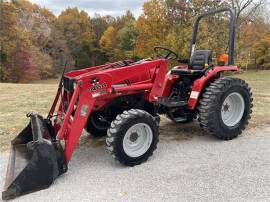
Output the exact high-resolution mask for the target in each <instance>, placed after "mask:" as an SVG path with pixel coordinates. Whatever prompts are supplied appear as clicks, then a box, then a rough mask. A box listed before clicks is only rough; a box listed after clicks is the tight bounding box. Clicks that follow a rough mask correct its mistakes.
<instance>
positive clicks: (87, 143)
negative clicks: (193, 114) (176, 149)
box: [78, 116, 205, 148]
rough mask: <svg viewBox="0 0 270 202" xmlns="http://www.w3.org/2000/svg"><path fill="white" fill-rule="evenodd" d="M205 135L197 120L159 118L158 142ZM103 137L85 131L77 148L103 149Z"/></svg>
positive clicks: (182, 139)
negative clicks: (179, 121)
mask: <svg viewBox="0 0 270 202" xmlns="http://www.w3.org/2000/svg"><path fill="white" fill-rule="evenodd" d="M204 135H205V133H204V132H203V131H202V129H201V128H200V125H199V123H198V121H197V120H194V121H193V122H191V123H179V124H177V123H174V122H172V121H171V120H169V119H167V118H166V117H163V116H162V117H161V121H160V141H164V142H170V141H186V140H191V139H192V138H193V137H195V136H204ZM105 144H106V143H105V137H93V136H91V135H89V134H88V133H87V132H86V131H84V132H83V134H82V136H81V138H80V142H79V146H78V147H79V148H100V147H105Z"/></svg>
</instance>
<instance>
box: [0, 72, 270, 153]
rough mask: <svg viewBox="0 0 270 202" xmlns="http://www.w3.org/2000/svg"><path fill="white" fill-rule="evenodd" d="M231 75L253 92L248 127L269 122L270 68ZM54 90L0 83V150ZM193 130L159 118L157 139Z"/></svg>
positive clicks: (45, 84) (49, 84) (50, 84)
mask: <svg viewBox="0 0 270 202" xmlns="http://www.w3.org/2000/svg"><path fill="white" fill-rule="evenodd" d="M235 76H236V77H239V78H242V79H244V80H246V81H247V82H248V83H249V85H250V86H251V88H252V91H253V96H254V110H253V115H252V119H251V122H250V126H249V127H257V126H261V125H266V124H268V125H269V124H270V71H259V72H247V73H243V74H237V75H235ZM56 89H57V80H55V79H54V80H49V81H41V82H40V83H39V84H38V83H36V84H7V83H0V93H1V94H0V112H1V113H0V151H5V150H7V149H8V148H9V142H10V140H11V139H12V138H13V137H14V136H15V135H16V134H17V133H18V132H19V131H20V130H21V129H23V128H24V127H25V126H26V124H27V123H28V121H29V119H28V118H26V116H25V115H26V113H28V112H37V113H39V114H41V115H44V116H46V115H47V113H48V111H49V108H50V106H51V104H52V101H53V99H54V95H55V92H56ZM163 131H164V132H163ZM194 133H200V128H199V126H198V124H197V123H196V122H195V123H192V124H187V125H180V124H174V123H171V122H169V121H168V120H165V119H162V122H161V139H167V140H168V139H170V138H168V136H169V137H171V139H174V140H181V139H186V138H189V137H191V136H192V135H193V134H194ZM179 134H180V135H179ZM88 141H89V140H88V138H87V137H83V138H82V141H81V143H82V144H86V145H87V144H88V143H87V142H88ZM91 144H92V143H91ZM88 146H89V144H88ZM92 146H93V145H92Z"/></svg>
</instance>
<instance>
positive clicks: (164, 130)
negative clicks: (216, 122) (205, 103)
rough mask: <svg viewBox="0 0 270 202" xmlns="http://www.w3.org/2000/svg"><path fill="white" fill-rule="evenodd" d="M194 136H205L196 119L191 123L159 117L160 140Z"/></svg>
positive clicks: (168, 140) (174, 139) (178, 139)
mask: <svg viewBox="0 0 270 202" xmlns="http://www.w3.org/2000/svg"><path fill="white" fill-rule="evenodd" d="M195 136H205V133H204V132H203V131H202V129H201V127H200V125H199V123H198V121H197V120H194V121H193V122H191V123H174V122H172V121H171V120H169V119H167V118H165V117H161V121H160V140H161V141H165V142H170V141H186V140H191V139H192V138H193V137H195Z"/></svg>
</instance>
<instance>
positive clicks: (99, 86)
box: [88, 83, 107, 92]
mask: <svg viewBox="0 0 270 202" xmlns="http://www.w3.org/2000/svg"><path fill="white" fill-rule="evenodd" d="M106 86H107V84H106V83H102V84H99V83H96V84H94V86H92V87H90V88H88V90H89V91H90V92H95V91H97V90H101V89H104V88H106Z"/></svg>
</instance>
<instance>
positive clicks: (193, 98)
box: [188, 66, 238, 110]
mask: <svg viewBox="0 0 270 202" xmlns="http://www.w3.org/2000/svg"><path fill="white" fill-rule="evenodd" d="M224 71H226V72H227V71H238V67H237V66H216V67H214V68H213V69H212V70H210V71H208V73H207V74H206V75H204V76H203V77H201V78H199V79H197V80H196V81H194V84H193V86H192V91H191V93H190V97H189V100H188V108H189V109H191V110H194V109H195V107H196V106H197V103H198V101H199V98H200V97H201V94H202V91H203V89H205V87H206V85H207V84H208V83H209V81H213V80H214V79H215V78H216V75H217V74H218V73H220V72H224Z"/></svg>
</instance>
